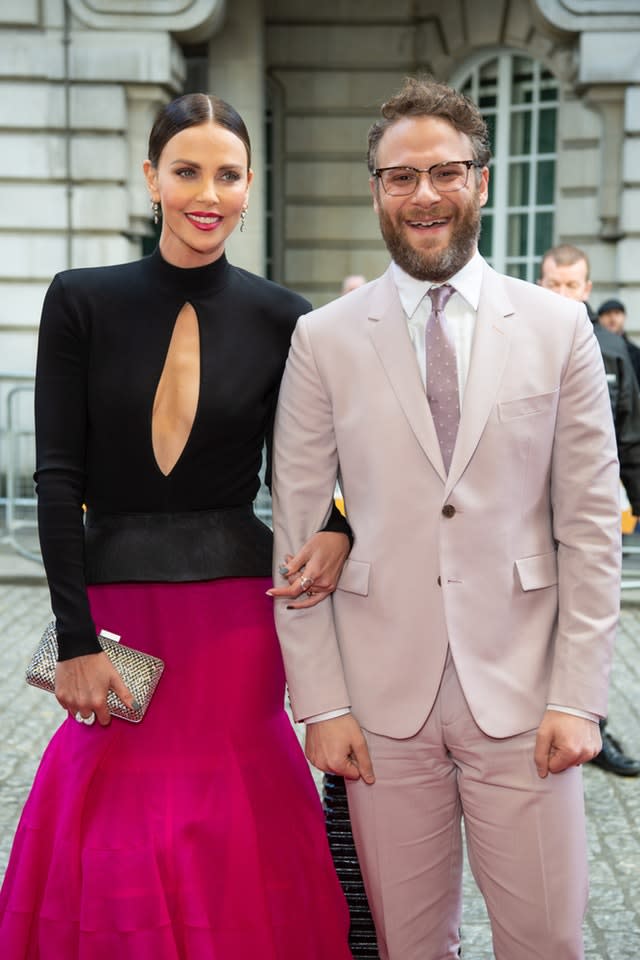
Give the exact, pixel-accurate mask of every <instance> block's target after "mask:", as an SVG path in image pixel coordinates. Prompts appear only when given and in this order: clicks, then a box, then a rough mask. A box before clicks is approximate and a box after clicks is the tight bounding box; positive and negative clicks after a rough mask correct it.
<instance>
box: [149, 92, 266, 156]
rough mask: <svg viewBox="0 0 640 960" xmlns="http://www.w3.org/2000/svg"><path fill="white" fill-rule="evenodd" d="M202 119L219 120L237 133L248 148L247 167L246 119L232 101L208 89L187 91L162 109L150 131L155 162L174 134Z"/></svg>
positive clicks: (201, 121)
mask: <svg viewBox="0 0 640 960" xmlns="http://www.w3.org/2000/svg"><path fill="white" fill-rule="evenodd" d="M200 123H217V124H218V126H220V127H224V128H225V129H226V130H230V131H231V133H235V135H236V136H237V137H239V139H240V140H242V142H243V144H244V146H245V149H246V151H247V167H250V166H251V142H250V140H249V134H248V132H247V128H246V126H245V124H244V120H243V119H242V117H241V116H240V114H239V113H238V112H237V111H236V110H234V109H233V107H232V106H231V104H230V103H227V102H226V101H225V100H221V99H220V98H219V97H213V96H210V95H209V94H208V93H185V94H184V96H182V97H178V98H177V100H172V101H171V103H167V104H166V105H165V106H164V107H162V108H161V109H160V111H159V112H158V114H157V116H156V119H155V122H154V124H153V127H152V129H151V133H150V134H149V153H148V157H149V160H150V161H151V163H152V165H153V166H154V167H157V166H158V162H159V160H160V154H161V153H162V151H163V150H164V148H165V146H166V145H167V143H168V142H169V140H171V138H172V137H175V135H176V134H177V133H180V132H181V131H182V130H186V129H187V128H188V127H195V126H197V125H198V124H200Z"/></svg>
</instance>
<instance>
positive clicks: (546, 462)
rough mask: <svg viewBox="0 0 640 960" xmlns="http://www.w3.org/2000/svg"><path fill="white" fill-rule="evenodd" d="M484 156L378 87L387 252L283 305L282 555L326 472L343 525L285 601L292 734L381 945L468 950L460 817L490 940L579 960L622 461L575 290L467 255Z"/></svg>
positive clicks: (410, 954)
mask: <svg viewBox="0 0 640 960" xmlns="http://www.w3.org/2000/svg"><path fill="white" fill-rule="evenodd" d="M489 159H490V147H489V143H488V132H487V128H486V124H485V121H484V119H483V117H482V115H481V113H480V110H479V109H478V107H477V106H476V105H475V104H473V103H472V102H471V101H470V100H468V98H466V97H465V96H463V95H462V94H461V93H459V92H458V91H457V90H455V89H453V88H451V87H448V86H446V85H444V84H440V83H436V82H434V81H432V80H429V79H422V78H409V79H408V80H407V81H406V82H405V84H404V86H403V87H402V89H401V90H400V91H399V92H398V93H397V94H396V95H395V96H394V97H392V98H391V99H390V100H389V101H388V102H387V103H385V104H384V105H383V106H382V110H381V117H380V118H379V119H378V120H377V121H376V122H375V123H374V125H373V126H372V128H371V130H370V132H369V150H368V160H369V174H370V188H371V192H372V195H373V204H374V209H375V211H376V212H377V214H378V219H379V224H380V230H381V233H382V236H383V239H384V241H385V243H386V246H387V249H388V250H389V252H390V254H391V258H392V262H391V264H390V266H389V267H388V269H387V270H386V272H385V273H384V274H383V275H382V276H381V277H378V278H377V279H375V280H373V281H372V282H370V283H368V284H366V286H363V287H361V288H360V289H359V290H355V291H353V292H352V293H350V294H349V296H347V297H339V298H337V299H336V300H334V301H333V303H330V304H327V305H325V306H323V307H321V308H320V309H318V310H314V311H313V312H312V313H310V314H308V315H306V316H304V317H301V318H300V319H299V320H298V323H297V325H296V330H295V332H294V335H293V338H292V344H291V351H290V353H289V357H288V360H287V366H286V370H285V374H284V377H283V380H282V386H281V390H280V397H279V400H278V408H277V414H276V425H275V431H274V484H273V497H274V499H273V519H274V535H275V546H276V551H275V555H276V557H279V556H283V555H285V554H286V553H287V552H288V551H291V550H292V548H293V545H294V544H296V543H297V542H301V541H303V540H304V539H305V531H308V532H312V531H313V530H314V529H317V528H318V526H322V523H323V522H324V520H325V518H326V516H327V498H328V497H330V496H331V495H332V493H333V489H334V485H335V481H336V478H337V477H338V476H339V478H340V485H341V489H342V491H343V493H344V500H345V506H346V515H347V517H348V518H349V523H350V525H351V528H352V531H353V536H354V543H353V548H352V551H351V553H350V555H349V557H348V559H347V561H346V563H345V565H344V569H343V572H342V575H341V578H340V581H339V583H338V589H337V590H336V591H335V593H334V594H332V596H331V598H330V599H329V601H328V602H326V603H322V604H318V605H317V606H314V607H312V608H310V609H307V610H294V611H291V610H289V609H287V606H288V604H287V602H286V599H283V600H280V599H278V600H277V602H276V621H277V626H278V631H279V635H280V642H281V645H282V649H283V653H284V658H285V666H286V670H287V678H288V684H289V692H290V697H291V703H292V708H293V712H294V716H295V718H296V719H298V720H304V721H305V722H306V749H307V756H308V757H309V759H310V760H311V762H312V763H313V764H315V765H316V766H317V767H319V768H320V769H321V770H324V771H325V772H333V773H338V774H342V775H343V776H344V777H345V781H346V784H347V791H348V796H349V807H350V812H351V821H352V824H353V830H354V836H355V839H356V845H357V849H358V856H359V860H360V865H361V868H362V872H363V877H364V880H365V884H366V889H367V894H368V898H369V902H370V905H371V909H372V913H373V916H374V920H375V924H376V929H377V935H378V944H379V950H380V957H381V958H382V960H435V958H438V960H445V958H446V960H449V958H454V957H456V956H457V955H458V947H459V945H460V935H459V926H460V914H461V895H462V862H463V848H462V829H461V825H462V819H463V818H464V823H465V837H466V842H467V850H468V852H469V858H470V862H471V865H472V868H473V871H474V874H475V878H476V880H477V882H478V885H479V887H480V889H481V891H482V893H483V895H484V898H485V902H486V905H487V909H488V912H489V916H490V919H491V926H492V935H493V945H494V951H495V956H496V958H497V960H534V958H535V960H582V958H583V957H584V951H583V943H582V922H583V917H584V911H585V906H586V901H587V845H586V829H585V819H584V799H583V789H582V771H581V769H580V764H582V763H584V762H585V761H586V760H589V759H590V758H591V757H593V756H595V755H596V754H597V753H598V751H599V750H600V745H601V738H600V730H599V727H598V718H599V717H600V716H604V715H605V714H606V703H607V681H608V672H609V664H610V659H611V650H612V647H613V641H614V637H615V630H616V623H617V617H618V611H619V601H620V582H619V573H620V568H619V564H620V531H619V524H620V514H619V472H618V459H617V456H616V446H615V437H614V432H613V424H612V421H611V411H610V408H609V398H608V395H607V385H606V380H605V375H604V371H603V368H602V360H601V357H600V352H599V350H598V346H597V344H596V342H595V340H594V337H593V331H592V327H591V323H590V322H589V319H588V317H587V315H586V312H585V310H584V307H583V306H582V305H580V304H578V303H571V302H569V301H568V300H566V299H562V298H561V297H555V296H553V295H552V294H551V293H549V292H548V291H547V290H543V289H541V288H540V287H537V286H535V285H533V284H530V283H526V282H524V281H522V280H517V279H514V278H513V277H507V276H504V275H501V274H498V273H496V272H495V271H494V270H492V269H491V267H489V265H488V264H487V263H486V262H485V261H484V259H483V258H482V257H481V255H480V254H479V252H478V247H477V241H478V235H479V232H480V216H481V209H482V207H483V206H484V204H485V203H486V202H487V198H488V190H489V166H488V164H489ZM465 953H466V951H465V949H464V947H463V954H465Z"/></svg>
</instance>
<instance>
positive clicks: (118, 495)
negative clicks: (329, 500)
mask: <svg viewBox="0 0 640 960" xmlns="http://www.w3.org/2000/svg"><path fill="white" fill-rule="evenodd" d="M185 302H189V303H191V305H192V306H193V308H194V310H195V313H196V315H197V318H198V327H199V334H200V393H199V400H198V405H197V410H196V415H195V419H194V422H193V427H192V430H191V433H190V436H189V438H188V440H187V443H186V446H185V448H184V450H183V452H182V454H181V455H180V457H179V459H178V461H177V463H176V464H175V466H174V468H173V469H172V470H171V472H170V473H169V474H168V476H165V475H164V474H163V473H162V472H161V470H160V468H159V467H158V465H157V463H156V460H155V457H154V452H153V447H152V440H151V417H152V408H153V402H154V398H155V393H156V389H157V386H158V382H159V380H160V376H161V374H162V370H163V367H164V362H165V359H166V356H167V352H168V350H169V344H170V341H171V335H172V333H173V328H174V324H175V321H176V318H177V316H178V314H179V312H180V309H181V308H182V307H183V305H184V304H185ZM308 309H309V304H308V303H307V301H306V300H304V299H303V298H302V297H300V296H298V295H297V294H294V293H292V292H291V291H289V290H286V289H284V288H283V287H280V286H278V285H277V284H274V283H271V282H269V281H267V280H264V279H262V278H260V277H257V276H255V275H253V274H251V273H248V272H247V271H245V270H241V269H238V268H236V267H233V266H231V265H230V264H229V263H228V261H227V260H226V258H225V257H224V256H223V257H222V258H220V259H219V260H217V261H215V262H214V263H212V264H209V265H207V266H204V267H197V268H193V269H182V268H179V267H174V266H172V265H171V264H169V263H167V262H166V261H165V260H163V258H162V256H161V255H160V253H159V252H158V251H156V252H155V253H154V254H152V255H151V256H150V257H146V258H144V259H142V260H139V261H136V262H134V263H128V264H122V265H119V266H114V267H101V268H91V269H82V270H70V271H67V272H65V273H61V274H58V275H57V276H56V277H55V279H54V280H53V282H52V284H51V286H50V288H49V291H48V293H47V295H46V298H45V302H44V308H43V314H42V322H41V327H40V338H39V346H38V362H37V374H36V446H37V468H36V482H37V490H38V519H39V527H40V540H41V545H42V553H43V559H44V563H45V569H46V572H47V577H48V580H49V585H50V590H51V599H52V607H53V611H54V614H55V615H56V618H57V622H58V637H59V647H60V657H61V659H68V658H69V657H72V656H78V655H81V654H85V653H91V652H95V651H97V650H98V649H99V647H98V645H97V641H96V637H95V627H94V624H93V622H92V620H91V615H90V611H89V603H88V598H87V592H86V584H87V583H92V582H93V583H95V582H104V581H127V580H188V579H209V578H212V577H220V576H242V575H245V576H257V575H260V576H263V575H264V576H267V575H269V573H270V549H269V533H268V531H267V530H266V528H265V527H264V525H262V524H259V522H258V521H257V520H256V519H255V518H254V517H253V513H252V511H251V504H252V502H253V500H254V498H255V496H256V493H257V491H258V488H259V486H260V480H259V476H258V474H259V470H260V466H261V458H262V449H263V443H264V441H265V438H266V439H267V443H268V444H269V442H270V434H271V428H272V423H273V416H274V411H275V404H276V400H277V394H278V388H279V384H280V379H281V376H282V372H283V369H284V364H285V360H286V356H287V352H288V348H289V340H290V337H291V333H292V331H293V327H294V325H295V322H296V319H297V317H298V316H299V315H300V314H302V313H306V312H307V311H308ZM83 504H84V505H86V507H87V518H88V523H87V525H86V530H85V525H84V524H83V518H82V507H83ZM328 528H329V529H335V527H334V526H331V525H328ZM132 642H133V638H132ZM133 645H135V644H133Z"/></svg>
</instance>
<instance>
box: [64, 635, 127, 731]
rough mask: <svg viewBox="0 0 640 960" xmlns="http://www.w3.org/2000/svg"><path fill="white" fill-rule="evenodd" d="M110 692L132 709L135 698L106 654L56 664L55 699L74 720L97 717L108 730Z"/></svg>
mask: <svg viewBox="0 0 640 960" xmlns="http://www.w3.org/2000/svg"><path fill="white" fill-rule="evenodd" d="M109 690H113V692H114V693H115V694H116V696H118V697H119V698H120V700H122V702H123V703H124V704H125V705H126V706H127V707H129V708H131V707H132V705H133V696H132V694H131V692H130V690H129V688H128V687H127V686H126V685H125V683H124V681H123V679H122V677H121V676H120V674H119V673H118V671H117V670H116V668H115V667H114V666H113V664H112V663H111V660H109V657H108V656H107V655H106V653H89V654H87V655H86V656H84V657H73V658H72V659H71V660H62V661H61V662H60V663H57V664H56V687H55V694H56V698H57V700H58V703H59V704H60V706H62V707H64V709H65V710H68V711H69V713H70V714H71V716H72V717H75V716H76V714H77V713H79V714H80V716H81V717H85V718H89V717H91V715H92V714H95V719H97V721H98V723H99V724H100V725H101V726H103V727H106V726H107V725H108V724H109V723H110V722H111V713H110V711H109V707H108V706H107V694H108V692H109ZM91 722H93V721H91Z"/></svg>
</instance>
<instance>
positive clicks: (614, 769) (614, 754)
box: [590, 730, 640, 777]
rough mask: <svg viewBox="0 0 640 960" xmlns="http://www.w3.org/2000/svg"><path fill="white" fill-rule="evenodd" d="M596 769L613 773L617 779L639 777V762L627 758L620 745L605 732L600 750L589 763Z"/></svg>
mask: <svg viewBox="0 0 640 960" xmlns="http://www.w3.org/2000/svg"><path fill="white" fill-rule="evenodd" d="M590 763H595V765H596V767H601V768H602V769H603V770H607V771H608V773H615V774H617V775H618V776H619V777H637V776H638V775H640V760H633V759H632V758H631V757H627V756H626V754H624V753H623V751H622V744H621V743H620V742H619V741H618V740H616V738H615V737H612V736H611V734H610V733H608V732H607V731H606V730H605V731H604V732H603V734H602V750H601V751H600V753H599V754H597V756H595V757H594V758H593V760H591V761H590Z"/></svg>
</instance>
